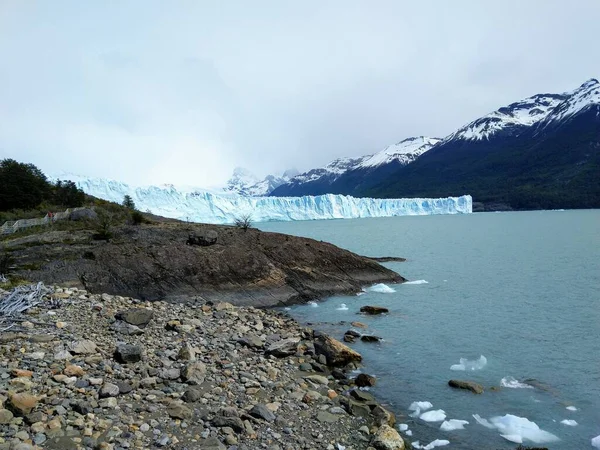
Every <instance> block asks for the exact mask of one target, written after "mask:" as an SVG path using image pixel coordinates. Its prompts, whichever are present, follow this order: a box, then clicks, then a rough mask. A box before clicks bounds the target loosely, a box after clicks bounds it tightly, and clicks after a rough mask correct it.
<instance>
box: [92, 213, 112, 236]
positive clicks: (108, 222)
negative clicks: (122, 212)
mask: <svg viewBox="0 0 600 450" xmlns="http://www.w3.org/2000/svg"><path fill="white" fill-rule="evenodd" d="M96 212H97V214H98V219H97V221H96V234H94V239H96V240H106V241H108V240H109V239H110V238H111V237H112V236H113V234H112V227H113V215H112V213H110V212H109V211H107V210H105V209H101V208H98V209H97V210H96Z"/></svg>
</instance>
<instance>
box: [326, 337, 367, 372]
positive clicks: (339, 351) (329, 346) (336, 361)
mask: <svg viewBox="0 0 600 450" xmlns="http://www.w3.org/2000/svg"><path fill="white" fill-rule="evenodd" d="M315 351H316V352H317V354H318V355H323V356H325V358H326V359H327V364H328V365H330V366H338V367H343V366H346V365H347V364H349V363H351V362H360V361H362V356H361V355H360V353H358V352H356V351H354V350H352V349H351V348H350V347H348V346H347V345H344V344H342V343H341V342H340V341H338V340H337V339H334V338H332V337H331V336H327V335H325V334H322V335H321V336H319V337H318V338H317V339H316V340H315Z"/></svg>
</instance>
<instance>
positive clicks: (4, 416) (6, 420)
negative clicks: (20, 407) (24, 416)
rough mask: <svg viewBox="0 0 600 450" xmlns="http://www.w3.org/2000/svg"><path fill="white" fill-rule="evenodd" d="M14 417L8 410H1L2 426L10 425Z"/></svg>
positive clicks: (0, 421)
mask: <svg viewBox="0 0 600 450" xmlns="http://www.w3.org/2000/svg"><path fill="white" fill-rule="evenodd" d="M13 417H14V415H13V413H12V412H10V411H9V410H8V409H0V425H6V424H8V423H10V421H11V420H12V419H13Z"/></svg>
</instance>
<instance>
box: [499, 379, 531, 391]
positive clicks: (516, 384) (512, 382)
mask: <svg viewBox="0 0 600 450" xmlns="http://www.w3.org/2000/svg"><path fill="white" fill-rule="evenodd" d="M500 386H502V387H505V388H511V389H533V386H530V385H529V384H525V383H521V382H520V381H519V380H517V379H516V378H513V377H504V378H502V379H501V380H500Z"/></svg>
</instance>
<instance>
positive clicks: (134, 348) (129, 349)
mask: <svg viewBox="0 0 600 450" xmlns="http://www.w3.org/2000/svg"><path fill="white" fill-rule="evenodd" d="M142 352H143V348H142V346H141V345H135V344H119V345H118V346H117V349H116V350H115V354H114V356H115V359H116V360H117V361H118V362H120V363H124V364H128V363H136V362H138V361H141V360H142Z"/></svg>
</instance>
